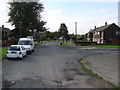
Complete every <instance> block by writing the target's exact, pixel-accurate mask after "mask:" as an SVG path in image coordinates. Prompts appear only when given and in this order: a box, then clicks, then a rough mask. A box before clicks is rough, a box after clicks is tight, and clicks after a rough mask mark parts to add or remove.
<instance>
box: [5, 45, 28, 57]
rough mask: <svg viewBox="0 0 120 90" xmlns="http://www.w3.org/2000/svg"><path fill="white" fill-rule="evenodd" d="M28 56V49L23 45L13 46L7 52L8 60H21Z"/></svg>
mask: <svg viewBox="0 0 120 90" xmlns="http://www.w3.org/2000/svg"><path fill="white" fill-rule="evenodd" d="M24 56H26V49H25V48H24V47H23V46H21V45H11V46H10V47H9V49H8V51H7V58H8V59H10V58H20V59H23V57H24Z"/></svg>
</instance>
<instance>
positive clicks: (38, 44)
mask: <svg viewBox="0 0 120 90" xmlns="http://www.w3.org/2000/svg"><path fill="white" fill-rule="evenodd" d="M40 44H42V43H34V45H35V46H37V45H40Z"/></svg>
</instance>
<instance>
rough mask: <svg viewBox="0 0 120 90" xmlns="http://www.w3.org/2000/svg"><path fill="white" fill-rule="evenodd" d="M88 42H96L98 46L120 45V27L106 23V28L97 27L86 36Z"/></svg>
mask: <svg viewBox="0 0 120 90" xmlns="http://www.w3.org/2000/svg"><path fill="white" fill-rule="evenodd" d="M86 39H87V40H88V41H95V42H97V44H105V45H120V27H118V26H117V25H116V24H115V23H112V24H108V25H107V22H106V23H105V25H104V26H100V27H96V26H95V28H94V29H93V30H90V31H89V32H88V33H87V34H86Z"/></svg>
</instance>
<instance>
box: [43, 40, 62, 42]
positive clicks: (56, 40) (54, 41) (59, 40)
mask: <svg viewBox="0 0 120 90" xmlns="http://www.w3.org/2000/svg"><path fill="white" fill-rule="evenodd" d="M43 41H51V42H57V41H61V40H43Z"/></svg>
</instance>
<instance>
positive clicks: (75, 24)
mask: <svg viewBox="0 0 120 90" xmlns="http://www.w3.org/2000/svg"><path fill="white" fill-rule="evenodd" d="M75 35H76V40H77V22H75Z"/></svg>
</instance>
